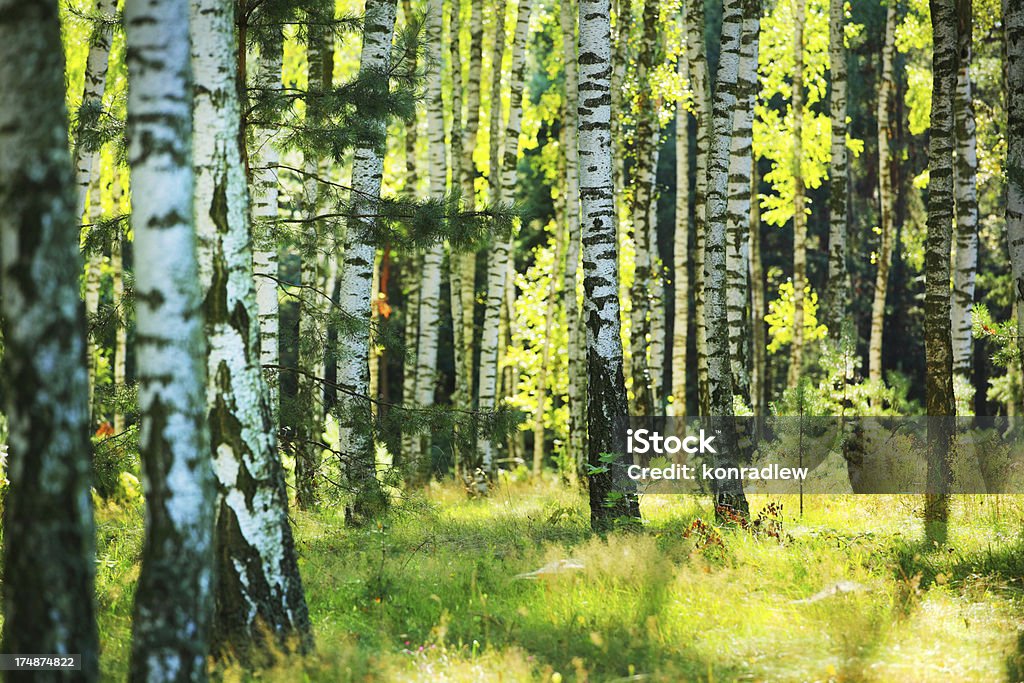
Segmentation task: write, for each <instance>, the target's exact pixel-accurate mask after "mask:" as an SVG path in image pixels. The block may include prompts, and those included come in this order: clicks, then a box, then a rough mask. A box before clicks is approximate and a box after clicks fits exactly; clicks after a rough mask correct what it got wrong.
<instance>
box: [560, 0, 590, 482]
mask: <svg viewBox="0 0 1024 683" xmlns="http://www.w3.org/2000/svg"><path fill="white" fill-rule="evenodd" d="M559 22H560V23H561V29H562V51H563V56H564V66H565V141H566V144H565V219H566V239H567V244H566V252H565V253H566V255H565V270H564V271H563V274H562V282H563V284H562V299H563V306H564V307H565V322H566V328H567V340H568V346H569V349H568V355H569V386H568V393H569V395H568V400H569V455H570V461H571V462H573V463H575V466H576V474H577V476H578V477H579V478H580V481H581V482H582V481H583V480H584V479H585V477H584V476H583V473H584V463H585V462H586V458H587V450H586V449H587V431H586V424H587V423H586V420H587V402H586V400H587V399H586V396H587V362H586V353H587V350H586V336H585V334H584V330H583V326H582V325H581V319H580V307H579V302H578V300H577V297H576V289H577V272H578V271H579V267H580V169H579V150H578V148H577V137H578V131H579V125H578V116H579V114H578V112H577V107H578V106H579V99H580V97H579V78H578V75H577V69H576V2H575V0H565V1H564V2H562V3H561V6H560V8H559Z"/></svg>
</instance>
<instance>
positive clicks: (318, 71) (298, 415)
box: [290, 14, 358, 510]
mask: <svg viewBox="0 0 1024 683" xmlns="http://www.w3.org/2000/svg"><path fill="white" fill-rule="evenodd" d="M328 30H329V29H328V28H327V27H325V26H324V25H323V19H322V17H321V16H319V15H317V14H311V15H310V16H309V17H308V23H307V30H306V84H307V85H306V118H305V125H306V127H307V128H309V129H311V130H315V129H317V128H318V127H320V126H322V125H323V121H324V118H325V116H326V112H325V111H324V108H323V101H322V97H323V94H324V93H325V92H326V79H325V70H326V68H331V69H332V70H333V59H332V66H331V67H326V66H325V65H326V60H327V58H328V55H331V56H332V57H333V53H332V52H331V51H330V50H329V49H328V38H327V31H328ZM302 157H303V159H302V166H303V173H302V177H303V181H302V212H303V221H302V224H301V225H302V232H301V234H300V235H299V251H300V254H299V258H300V267H299V289H300V296H299V302H298V303H299V336H298V339H297V340H296V346H297V350H298V359H297V364H298V367H297V372H296V373H295V379H296V395H295V403H294V405H293V407H292V410H291V411H290V412H291V416H290V418H291V422H292V427H293V428H294V430H295V441H294V443H295V501H296V503H297V504H298V506H299V509H301V510H311V509H313V508H314V507H316V501H317V494H318V491H317V489H318V488H319V484H320V446H319V442H320V432H321V430H322V428H323V425H322V423H321V420H320V419H319V418H320V417H321V416H322V414H321V406H320V405H318V401H317V393H318V392H317V386H316V380H315V378H316V377H318V376H319V373H318V372H317V368H318V367H319V365H320V362H321V358H322V351H323V344H322V339H321V330H320V325H319V320H318V317H319V316H320V306H319V305H318V302H317V301H316V296H317V294H316V292H317V291H318V290H319V287H318V286H317V285H318V282H319V280H318V278H317V266H318V263H319V251H320V242H321V239H322V238H323V236H322V235H321V234H320V231H321V229H322V228H324V227H326V224H325V222H323V221H321V220H320V219H319V218H318V214H319V211H318V208H319V201H320V185H319V177H318V176H319V171H320V163H321V161H322V159H321V158H320V155H319V153H318V152H317V151H316V150H312V149H304V150H303V154H302ZM357 320H358V318H357ZM342 336H344V335H342Z"/></svg>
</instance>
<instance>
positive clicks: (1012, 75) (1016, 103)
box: [1003, 0, 1024, 343]
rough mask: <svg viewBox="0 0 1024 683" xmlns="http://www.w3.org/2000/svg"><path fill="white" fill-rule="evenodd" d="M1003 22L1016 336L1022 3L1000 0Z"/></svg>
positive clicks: (1023, 150) (1022, 204)
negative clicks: (1001, 1)
mask: <svg viewBox="0 0 1024 683" xmlns="http://www.w3.org/2000/svg"><path fill="white" fill-rule="evenodd" d="M1003 23H1004V31H1005V36H1006V38H1005V40H1006V48H1005V49H1006V113H1007V129H1006V142H1007V148H1006V181H1007V182H1006V233H1007V242H1008V244H1009V248H1010V265H1011V270H1012V275H1013V282H1014V287H1013V292H1014V307H1015V308H1016V317H1017V335H1018V340H1019V339H1021V338H1024V6H1022V5H1021V3H1019V2H1014V0H1003ZM1018 343H1019V342H1018Z"/></svg>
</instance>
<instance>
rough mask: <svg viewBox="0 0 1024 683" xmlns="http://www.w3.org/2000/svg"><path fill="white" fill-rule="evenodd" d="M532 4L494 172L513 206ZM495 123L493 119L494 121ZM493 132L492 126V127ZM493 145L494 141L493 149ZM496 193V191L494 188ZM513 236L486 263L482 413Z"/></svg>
mask: <svg viewBox="0 0 1024 683" xmlns="http://www.w3.org/2000/svg"><path fill="white" fill-rule="evenodd" d="M531 1H532V0H520V2H519V10H518V18H517V20H516V30H515V37H514V39H513V42H512V71H511V80H510V83H509V88H510V92H511V97H510V100H511V102H510V107H509V115H508V123H507V124H506V126H505V134H504V136H503V138H504V152H503V154H502V160H501V164H500V167H498V168H494V167H492V169H491V174H492V175H493V176H496V178H497V179H498V180H497V182H498V185H497V189H498V191H499V193H500V194H499V195H498V198H500V200H501V201H502V202H503V203H505V204H511V203H512V202H513V200H514V199H515V180H516V166H517V164H518V161H519V131H520V128H521V126H522V116H523V77H524V73H525V70H526V40H527V37H528V34H529V28H530V11H531V8H532V5H531ZM500 103H501V99H500V93H495V92H492V93H491V107H492V108H495V107H496V108H497V109H496V112H495V111H493V110H492V112H491V113H492V116H494V115H495V114H496V115H497V116H498V117H499V121H500V120H501V119H500V117H501V104H500ZM492 121H493V118H492ZM492 129H493V126H492ZM493 144H494V142H493V141H492V145H493ZM492 189H493V188H492ZM511 237H512V236H511V235H509V236H508V237H506V238H503V237H497V238H496V239H495V243H494V245H493V246H492V248H491V252H490V254H489V256H488V259H487V301H486V307H485V309H484V328H483V333H482V335H481V339H480V384H479V392H480V396H479V406H480V409H481V410H493V409H495V408H496V407H497V390H498V376H497V373H498V356H499V349H498V347H499V345H500V343H501V339H500V336H499V327H500V318H501V307H502V305H503V303H504V301H505V287H506V286H507V277H506V276H507V273H508V255H509V250H510V249H511ZM479 449H480V453H481V463H482V467H483V469H484V471H486V472H490V471H491V470H493V468H494V444H493V443H492V442H491V440H490V439H489V438H487V437H483V438H481V439H480V442H479Z"/></svg>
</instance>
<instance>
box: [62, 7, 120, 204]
mask: <svg viewBox="0 0 1024 683" xmlns="http://www.w3.org/2000/svg"><path fill="white" fill-rule="evenodd" d="M92 10H93V15H94V16H93V17H92V33H91V34H90V36H89V54H88V56H87V57H86V61H85V82H84V84H83V86H82V102H81V104H80V105H79V107H78V125H77V127H76V130H75V149H74V153H73V157H72V158H73V163H74V166H75V185H76V186H77V187H78V195H77V199H78V202H77V205H76V212H75V216H77V217H78V218H81V217H82V214H83V213H84V212H85V202H86V199H87V196H88V194H89V185H90V182H91V181H92V179H93V178H94V177H98V173H99V169H98V166H97V161H98V159H99V151H100V150H99V146H98V145H97V141H96V140H94V139H91V138H93V137H94V131H93V130H92V128H93V127H94V126H95V125H96V122H97V120H98V119H99V117H100V114H101V112H102V110H103V94H104V92H105V91H106V88H107V68H108V65H109V62H110V43H111V39H112V34H113V27H114V25H115V24H116V22H117V0H95V2H93V4H92ZM94 201H96V200H95V199H94Z"/></svg>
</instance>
